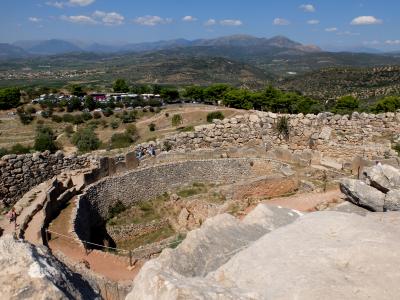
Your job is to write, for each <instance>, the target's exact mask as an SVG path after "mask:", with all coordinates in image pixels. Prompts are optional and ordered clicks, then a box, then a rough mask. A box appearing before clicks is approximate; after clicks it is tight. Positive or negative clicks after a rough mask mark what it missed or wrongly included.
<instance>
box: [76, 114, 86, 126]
mask: <svg viewBox="0 0 400 300" xmlns="http://www.w3.org/2000/svg"><path fill="white" fill-rule="evenodd" d="M84 122H85V120H84V119H83V116H82V115H76V116H74V121H73V123H74V124H76V125H78V124H82V123H84Z"/></svg>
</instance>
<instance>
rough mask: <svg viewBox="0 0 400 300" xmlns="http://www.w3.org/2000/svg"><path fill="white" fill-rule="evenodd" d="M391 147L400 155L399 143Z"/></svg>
mask: <svg viewBox="0 0 400 300" xmlns="http://www.w3.org/2000/svg"><path fill="white" fill-rule="evenodd" d="M393 149H394V150H396V152H397V154H398V155H399V156H400V143H397V144H396V145H394V146H393Z"/></svg>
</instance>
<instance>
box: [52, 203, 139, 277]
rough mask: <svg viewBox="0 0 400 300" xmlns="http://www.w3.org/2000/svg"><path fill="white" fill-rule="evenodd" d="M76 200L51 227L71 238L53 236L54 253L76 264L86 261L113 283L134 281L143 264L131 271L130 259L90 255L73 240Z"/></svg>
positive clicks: (98, 252)
mask: <svg viewBox="0 0 400 300" xmlns="http://www.w3.org/2000/svg"><path fill="white" fill-rule="evenodd" d="M75 200H76V198H73V199H72V200H71V202H70V204H69V205H68V206H67V207H66V208H65V209H63V210H62V212H61V213H60V215H59V216H58V217H57V218H56V219H55V220H54V221H53V222H52V223H51V225H50V226H49V230H50V231H54V232H57V233H60V234H62V235H65V236H67V237H69V238H70V239H68V238H66V237H62V236H57V235H54V234H51V239H50V240H49V247H50V249H52V250H53V251H60V252H61V253H62V254H64V255H65V256H67V257H68V258H70V259H72V260H73V261H75V262H76V263H79V262H82V261H86V262H88V263H89V266H90V269H91V270H92V271H93V272H95V273H97V274H100V275H103V276H104V277H106V278H107V279H110V280H113V281H125V280H133V279H134V278H135V276H136V275H137V273H138V272H139V270H140V267H141V266H142V265H143V262H138V263H137V264H136V265H135V268H133V269H132V270H129V268H128V267H129V258H128V257H121V256H117V255H113V254H110V253H107V252H103V251H99V250H93V251H91V252H90V253H89V254H88V255H86V251H85V250H84V248H83V247H82V246H81V245H80V244H78V242H77V241H75V240H73V236H72V235H71V233H70V232H69V230H70V229H69V226H70V225H69V224H70V223H71V216H72V211H73V208H74V207H75V205H76V201H75Z"/></svg>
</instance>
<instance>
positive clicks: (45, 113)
mask: <svg viewBox="0 0 400 300" xmlns="http://www.w3.org/2000/svg"><path fill="white" fill-rule="evenodd" d="M40 115H41V116H42V117H43V118H45V119H47V118H50V117H51V116H52V115H53V109H52V108H48V109H46V110H44V111H42V112H41V113H40Z"/></svg>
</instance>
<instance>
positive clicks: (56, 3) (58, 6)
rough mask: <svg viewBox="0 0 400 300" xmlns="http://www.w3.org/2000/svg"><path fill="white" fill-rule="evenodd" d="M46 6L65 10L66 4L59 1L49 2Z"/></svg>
mask: <svg viewBox="0 0 400 300" xmlns="http://www.w3.org/2000/svg"><path fill="white" fill-rule="evenodd" d="M46 5H48V6H53V7H57V8H63V7H64V5H65V3H64V2H58V1H48V2H46Z"/></svg>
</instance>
